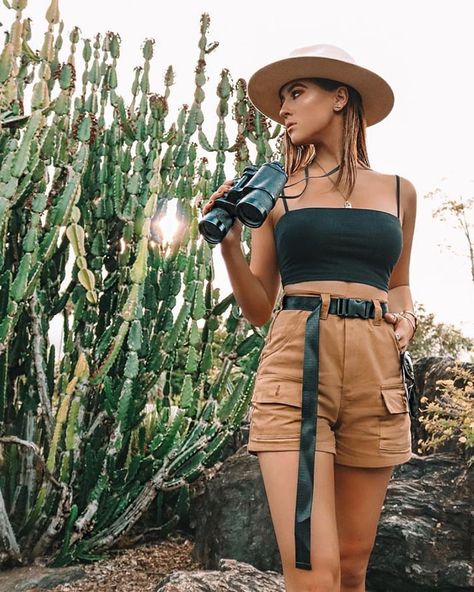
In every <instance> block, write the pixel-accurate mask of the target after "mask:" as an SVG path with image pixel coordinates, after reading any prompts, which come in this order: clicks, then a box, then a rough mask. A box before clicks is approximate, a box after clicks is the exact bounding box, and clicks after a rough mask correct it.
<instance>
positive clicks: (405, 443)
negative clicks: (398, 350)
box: [380, 382, 411, 452]
mask: <svg viewBox="0 0 474 592" xmlns="http://www.w3.org/2000/svg"><path fill="white" fill-rule="evenodd" d="M380 396H381V398H382V401H383V410H384V412H383V415H382V417H380V450H388V451H390V452H409V451H410V450H411V432H410V425H411V422H410V414H409V407H408V401H407V398H406V394H405V387H404V385H403V382H396V383H393V384H382V385H381V386H380Z"/></svg>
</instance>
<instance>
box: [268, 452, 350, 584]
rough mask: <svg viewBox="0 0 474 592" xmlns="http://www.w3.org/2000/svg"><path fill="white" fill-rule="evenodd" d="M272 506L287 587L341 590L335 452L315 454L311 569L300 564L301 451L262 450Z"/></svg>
mask: <svg viewBox="0 0 474 592" xmlns="http://www.w3.org/2000/svg"><path fill="white" fill-rule="evenodd" d="M258 460H259V464H260V470H261V473H262V478H263V482H264V485H265V492H266V495H267V500H268V506H269V508H270V514H271V518H272V522H273V528H274V531H275V536H276V540H277V543H278V548H279V551H280V556H281V562H282V567H283V577H284V580H285V590H286V592H339V589H340V570H339V545H338V536H337V526H336V515H335V503H334V455H333V454H331V453H329V452H322V451H321V452H319V451H317V452H316V454H315V482H316V483H315V485H316V487H315V496H314V497H313V509H312V515H311V566H312V569H311V570H304V569H298V568H296V567H295V540H294V525H295V508H296V485H297V477H298V451H297V450H295V451H293V450H291V451H277V452H267V451H265V452H259V453H258Z"/></svg>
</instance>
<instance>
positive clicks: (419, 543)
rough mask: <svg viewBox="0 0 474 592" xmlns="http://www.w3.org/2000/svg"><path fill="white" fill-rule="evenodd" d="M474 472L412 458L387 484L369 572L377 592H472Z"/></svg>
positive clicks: (450, 459)
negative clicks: (436, 591) (473, 493)
mask: <svg viewBox="0 0 474 592" xmlns="http://www.w3.org/2000/svg"><path fill="white" fill-rule="evenodd" d="M473 491H474V467H472V468H471V469H468V468H467V467H466V466H464V467H463V465H462V464H461V463H460V461H459V458H458V456H457V455H456V454H454V453H440V454H438V453H436V454H432V455H430V456H427V457H420V456H417V455H413V457H412V459H411V460H410V462H408V463H405V464H403V465H399V466H398V467H397V468H396V469H395V472H394V475H393V478H392V480H391V482H390V484H389V487H388V491H387V495H386V499H385V505H384V507H383V509H382V515H381V518H380V523H379V526H378V530H377V538H376V542H375V546H374V549H373V551H372V555H371V558H370V562H369V567H368V570H367V585H368V586H370V588H371V589H373V590H374V591H375V592H379V591H380V592H382V591H383V592H399V591H401V590H403V592H433V590H439V591H440V592H467V591H468V590H469V591H474V563H473V559H474V557H473V553H474V548H473V545H472V541H473V536H474V520H473V518H474V508H473V501H474V500H473V496H472V492H473Z"/></svg>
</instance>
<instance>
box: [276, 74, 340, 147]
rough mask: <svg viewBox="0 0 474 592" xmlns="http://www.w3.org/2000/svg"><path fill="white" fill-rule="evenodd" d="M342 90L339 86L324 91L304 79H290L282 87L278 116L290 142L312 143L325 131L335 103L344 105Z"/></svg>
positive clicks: (331, 118) (333, 114) (334, 112)
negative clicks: (283, 123)
mask: <svg viewBox="0 0 474 592" xmlns="http://www.w3.org/2000/svg"><path fill="white" fill-rule="evenodd" d="M344 90H345V89H344V88H343V87H339V88H338V89H336V90H335V91H327V90H324V89H322V88H320V87H319V86H318V85H317V84H316V83H314V82H313V81H311V80H309V79H307V78H299V79H297V80H292V81H290V82H287V83H286V84H284V85H283V86H282V87H281V89H280V93H279V94H280V101H281V109H280V116H281V117H282V118H283V119H284V121H285V126H286V128H287V130H288V135H289V136H290V139H291V141H292V143H293V144H295V145H300V144H315V143H316V142H317V141H318V140H319V139H321V138H322V137H324V136H325V135H326V134H327V132H328V131H329V128H330V126H331V124H334V120H335V119H336V116H337V113H336V111H334V106H335V105H336V104H338V105H341V106H342V105H343V104H344V101H343V100H342V102H341V94H340V93H341V92H343V91H344ZM343 96H344V92H343V94H342V97H343ZM290 124H294V125H292V126H291V127H290V128H289V126H290ZM288 128H289V129H288Z"/></svg>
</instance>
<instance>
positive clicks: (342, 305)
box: [336, 296, 348, 317]
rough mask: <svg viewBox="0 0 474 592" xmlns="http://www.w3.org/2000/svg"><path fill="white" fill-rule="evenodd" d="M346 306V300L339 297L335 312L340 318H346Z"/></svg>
mask: <svg viewBox="0 0 474 592" xmlns="http://www.w3.org/2000/svg"><path fill="white" fill-rule="evenodd" d="M347 304H348V298H344V297H342V296H341V297H339V298H338V300H337V310H336V313H337V314H338V315H339V316H341V317H347Z"/></svg>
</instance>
